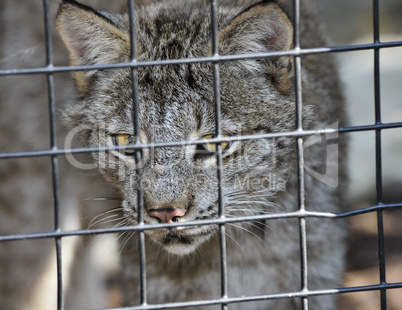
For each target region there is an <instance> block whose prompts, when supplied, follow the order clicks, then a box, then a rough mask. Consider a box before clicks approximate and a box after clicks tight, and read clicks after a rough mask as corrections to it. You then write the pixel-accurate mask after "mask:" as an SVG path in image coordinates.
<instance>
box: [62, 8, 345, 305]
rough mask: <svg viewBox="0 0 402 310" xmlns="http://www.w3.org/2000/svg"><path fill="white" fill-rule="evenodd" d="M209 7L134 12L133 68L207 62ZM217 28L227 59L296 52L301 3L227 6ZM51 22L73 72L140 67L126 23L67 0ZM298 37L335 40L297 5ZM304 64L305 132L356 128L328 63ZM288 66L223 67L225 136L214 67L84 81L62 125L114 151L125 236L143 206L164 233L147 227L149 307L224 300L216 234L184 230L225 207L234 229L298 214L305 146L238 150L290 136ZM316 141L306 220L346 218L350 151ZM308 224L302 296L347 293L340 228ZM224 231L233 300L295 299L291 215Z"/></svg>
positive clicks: (326, 299)
mask: <svg viewBox="0 0 402 310" xmlns="http://www.w3.org/2000/svg"><path fill="white" fill-rule="evenodd" d="M209 3H210V1H158V2H157V3H154V4H151V5H147V6H141V7H138V8H136V9H135V16H134V21H135V25H134V29H135V31H136V32H135V35H134V36H133V37H134V38H135V52H136V54H135V55H134V56H135V59H136V61H137V62H138V63H139V64H141V62H144V61H153V60H169V59H187V58H190V59H191V58H195V57H208V56H211V55H213V44H212V32H211V17H210V6H209ZM217 23H218V38H217V40H218V51H219V55H237V54H240V55H243V54H253V53H266V52H272V51H273V52H280V51H287V50H291V49H292V48H293V37H294V29H293V24H292V1H285V0H283V1H262V2H256V1H218V12H217ZM56 25H57V29H58V32H59V34H60V36H61V39H62V41H63V42H64V44H65V45H66V47H67V50H68V52H69V55H70V60H71V64H72V65H105V64H112V63H127V62H129V61H130V60H131V55H130V53H131V50H132V49H131V46H130V40H131V37H130V36H131V35H132V34H130V30H129V29H130V22H129V17H128V15H127V14H118V13H111V12H106V11H96V10H95V9H93V8H91V7H89V6H86V5H83V4H79V3H78V2H76V1H72V0H68V1H66V0H65V1H63V3H62V4H61V6H60V9H59V12H58V15H57V20H56ZM300 35H301V45H302V46H301V47H302V48H306V47H320V46H325V45H326V40H325V38H324V35H323V34H322V31H321V30H320V25H319V23H318V21H317V17H316V14H315V13H314V10H313V8H312V7H311V6H310V5H309V3H308V2H306V1H302V7H301V33H300ZM301 63H302V74H301V76H302V99H303V109H302V115H303V129H308V130H320V129H324V128H328V127H333V126H343V125H344V123H345V121H346V117H345V112H344V103H343V96H342V91H341V85H340V82H339V80H338V77H337V72H336V68H335V64H334V61H333V60H332V58H331V57H330V56H329V55H306V56H302V58H301ZM294 66H295V64H294V59H293V57H292V56H281V57H260V58H255V57H251V58H249V57H247V58H246V57H245V58H244V59H237V60H232V61H224V62H220V63H219V86H220V87H219V98H220V107H221V118H220V120H219V121H220V122H221V132H216V128H217V126H216V119H215V99H216V98H215V96H214V91H215V88H214V64H213V63H211V62H208V61H207V62H188V63H183V64H170V65H153V66H145V67H143V66H139V67H138V68H137V69H136V77H137V79H136V81H133V80H132V77H133V75H132V69H131V68H129V67H127V66H126V67H121V68H115V69H93V68H92V69H91V68H90V69H88V70H83V71H76V72H74V78H75V81H76V86H77V90H78V93H79V96H78V97H79V100H77V102H76V103H74V104H73V105H72V106H71V107H69V108H67V109H66V110H65V111H64V112H63V115H64V118H65V119H66V121H67V122H68V123H69V124H70V126H71V128H73V129H74V130H75V131H77V132H79V136H80V138H81V141H82V143H83V144H84V145H85V146H89V147H105V146H106V147H109V148H110V149H109V150H108V151H101V152H93V153H92V156H93V159H94V162H95V164H96V165H97V167H98V169H99V170H100V172H101V174H102V175H103V176H104V177H105V179H106V180H108V181H109V182H110V184H112V186H113V187H114V188H115V189H116V190H117V192H118V193H119V195H120V197H121V206H120V207H119V208H118V211H117V212H118V214H119V217H118V220H117V222H116V225H122V224H124V225H129V226H135V225H137V224H138V219H139V213H138V202H139V200H140V203H142V204H143V213H142V214H141V216H140V218H142V219H143V221H144V223H145V224H154V225H156V227H157V226H158V224H163V227H162V226H161V227H160V228H156V229H149V230H145V249H146V253H145V257H146V277H147V278H146V279H147V282H146V283H147V284H146V285H147V287H146V290H147V303H150V304H154V303H170V302H180V301H191V300H204V299H215V298H217V299H219V298H220V297H221V277H220V234H219V226H218V225H216V224H204V225H199V226H178V225H179V224H180V223H186V222H191V221H202V220H211V219H217V218H218V217H219V213H220V203H219V201H221V202H222V206H221V207H223V212H224V216H225V218H228V219H233V218H237V217H242V216H255V215H274V214H280V213H284V212H295V211H297V210H298V208H299V205H298V166H297V148H296V139H295V138H294V137H293V136H291V135H283V136H278V137H277V138H274V137H270V138H264V139H257V137H256V138H248V139H242V137H244V136H247V137H250V136H251V135H260V134H270V133H287V132H293V131H295V130H296V114H297V111H296V99H295V90H294V89H295V78H294ZM133 83H134V84H138V85H137V91H136V93H135V94H134V95H135V97H137V98H138V114H137V117H138V122H139V132H138V133H137V134H136V132H135V130H134V126H135V124H134V121H133V114H135V113H134V111H133ZM324 136H325V135H324ZM216 137H217V138H219V139H220V140H216V139H214V138H216ZM313 137H314V136H313ZM315 138H318V139H312V138H309V137H306V138H305V146H304V166H305V167H306V173H305V175H304V189H305V200H304V202H305V206H306V209H307V210H308V211H324V212H340V211H341V210H343V208H344V205H345V192H346V188H347V180H346V177H345V161H346V155H345V149H346V143H345V141H344V140H343V139H339V141H337V140H336V141H334V139H336V138H337V137H336V135H332V136H331V135H327V136H326V138H327V140H325V139H323V135H318V136H317V135H316V136H315ZM324 138H325V137H324ZM318 140H320V141H321V142H317V141H318ZM322 140H324V142H322ZM217 141H220V143H218V144H217V143H216V142H217ZM170 142H173V143H176V145H175V146H163V145H162V146H158V145H156V146H155V147H153V143H156V144H158V143H170ZM331 143H332V144H331ZM334 143H336V148H337V151H338V153H335V152H332V153H331V152H329V151H328V150H334V149H333V148H330V147H331V146H333V144H334ZM219 145H220V146H219ZM141 146H143V147H142V148H139V147H141ZM218 153H220V154H221V156H217V154H218ZM336 154H338V155H339V156H338V157H337V156H335V155H336ZM218 158H221V161H222V166H220V164H219V161H218ZM139 168H140V170H141V174H140V176H138V174H137V170H138V169H139ZM218 169H220V171H221V173H222V179H221V180H220V182H219V179H218V177H217V170H218ZM308 172H309V173H308ZM139 178H140V180H141V185H142V197H140V198H141V199H138V198H139V197H138V190H137V187H138V184H139ZM219 188H221V192H222V197H219ZM169 225H172V227H171V228H169ZM306 229H307V253H308V256H307V259H308V289H309V290H319V289H331V288H336V287H338V286H340V285H341V282H342V272H343V265H344V252H345V246H344V237H345V225H344V223H343V222H341V221H339V220H334V219H326V218H314V217H307V218H306ZM225 232H226V251H227V277H228V279H227V280H228V281H227V283H228V295H229V297H242V296H256V295H267V294H276V293H291V292H298V291H300V289H301V287H302V286H301V280H300V279H301V278H300V273H301V271H300V265H301V262H300V259H301V253H300V245H299V244H300V234H299V219H298V218H297V217H283V218H276V219H272V218H270V219H263V220H254V221H246V222H233V223H227V224H225ZM119 240H121V241H122V242H121V243H122V244H121V266H122V267H121V269H122V275H123V278H124V281H125V282H126V300H125V301H124V303H125V305H126V306H135V305H138V304H139V303H140V288H139V283H140V275H139V256H138V241H137V240H138V239H137V236H136V235H135V234H134V233H133V234H132V235H129V238H126V239H124V238H120V239H119ZM308 302H309V309H313V310H318V309H320V310H322V309H326V310H330V309H337V306H336V298H335V297H334V295H323V296H318V297H309V298H308ZM301 303H302V301H301V299H300V298H278V299H272V300H260V301H253V302H247V303H244V302H243V303H230V305H229V308H230V309H284V310H285V309H286V310H288V309H301V308H302V306H301ZM218 308H219V309H220V308H221V306H220V305H217V306H208V307H206V306H205V307H203V309H218Z"/></svg>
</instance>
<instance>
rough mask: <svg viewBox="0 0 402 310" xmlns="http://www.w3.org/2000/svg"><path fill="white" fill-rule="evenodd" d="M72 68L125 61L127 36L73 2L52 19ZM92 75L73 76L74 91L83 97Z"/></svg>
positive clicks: (95, 14) (127, 44)
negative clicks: (75, 84)
mask: <svg viewBox="0 0 402 310" xmlns="http://www.w3.org/2000/svg"><path fill="white" fill-rule="evenodd" d="M56 26H57V29H58V31H59V34H60V36H61V38H62V40H63V42H64V44H65V45H66V47H67V49H68V51H69V54H70V60H71V64H72V65H91V64H107V63H116V62H123V61H127V60H128V59H126V58H127V57H128V55H129V41H130V40H129V35H128V34H127V33H125V32H124V31H122V30H121V29H119V28H118V27H116V26H115V25H114V24H113V22H112V21H111V20H109V19H108V18H106V17H105V16H103V15H101V14H100V13H98V12H96V11H95V10H93V9H92V8H90V7H87V6H84V5H81V4H79V3H78V2H76V1H74V0H64V1H63V3H62V4H61V6H60V8H59V12H58V15H57V19H56ZM95 73H96V71H94V70H91V71H82V72H76V73H75V79H76V81H77V85H78V89H79V91H80V92H82V93H86V92H87V91H88V90H89V88H90V85H91V80H92V78H93V76H94V75H95Z"/></svg>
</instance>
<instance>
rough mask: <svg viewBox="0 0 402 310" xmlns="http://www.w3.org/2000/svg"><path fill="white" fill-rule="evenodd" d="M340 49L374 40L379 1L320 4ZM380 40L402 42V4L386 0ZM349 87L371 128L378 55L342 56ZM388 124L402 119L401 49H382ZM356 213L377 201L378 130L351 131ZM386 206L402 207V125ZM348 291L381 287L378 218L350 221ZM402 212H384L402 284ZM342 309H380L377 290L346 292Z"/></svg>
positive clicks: (325, 0)
mask: <svg viewBox="0 0 402 310" xmlns="http://www.w3.org/2000/svg"><path fill="white" fill-rule="evenodd" d="M314 2H316V5H317V7H318V9H319V10H320V12H321V14H322V19H323V24H324V26H325V28H326V30H327V33H328V35H329V37H330V39H331V41H332V45H333V46H342V45H349V44H366V43H372V42H373V1H371V0H353V1H348V0H337V1H331V0H315V1H314ZM379 4H380V11H379V16H380V41H381V42H391V41H401V40H402V1H400V0H381V1H379ZM336 57H337V59H338V64H339V66H340V71H341V77H342V80H343V83H344V86H345V94H346V100H347V106H348V110H349V117H350V125H353V126H355V125H370V124H374V123H375V116H374V51H372V50H368V51H358V52H347V53H339V54H337V55H336ZM380 83H381V84H380V85H381V88H380V91H381V120H382V122H383V123H392V122H402V47H397V48H389V49H382V50H381V51H380ZM348 136H349V138H350V153H349V155H350V162H349V171H350V172H349V176H350V178H351V186H350V193H349V195H350V202H351V208H353V209H358V208H364V207H368V206H372V205H376V204H377V197H376V196H377V194H376V173H375V133H374V132H373V131H367V132H359V133H351V134H348ZM382 179H383V186H382V189H383V202H384V203H398V202H399V203H400V202H402V128H398V129H389V130H383V131H382ZM349 220H350V224H351V227H350V233H349V252H348V258H347V264H348V265H347V269H348V271H347V273H346V277H345V286H363V285H370V284H378V283H379V271H378V270H379V263H378V254H377V251H378V245H377V237H378V236H377V214H376V213H369V214H365V215H360V216H355V217H351V218H350V219H349ZM401 223H402V209H394V210H392V211H386V212H384V232H385V254H386V276H387V278H386V279H387V282H388V283H395V282H402V225H401ZM341 298H342V305H341V308H340V309H354V310H377V309H381V307H380V295H379V293H378V292H376V291H373V292H364V293H355V294H343V295H341ZM387 307H388V308H387V309H389V310H391V309H392V310H398V309H402V290H401V289H397V290H388V291H387Z"/></svg>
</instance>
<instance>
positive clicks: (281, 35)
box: [219, 0, 293, 93]
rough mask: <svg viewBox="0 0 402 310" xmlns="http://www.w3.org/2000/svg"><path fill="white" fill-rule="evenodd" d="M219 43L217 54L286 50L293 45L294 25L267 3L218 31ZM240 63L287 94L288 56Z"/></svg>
mask: <svg viewBox="0 0 402 310" xmlns="http://www.w3.org/2000/svg"><path fill="white" fill-rule="evenodd" d="M219 44H220V50H221V51H220V52H221V53H222V54H229V55H234V54H247V53H260V52H268V51H283V50H288V49H291V48H292V45H293V26H292V23H291V21H290V19H289V17H288V15H287V14H286V13H285V11H284V10H283V9H282V8H281V7H280V6H279V5H278V4H277V3H275V2H273V1H267V0H266V1H263V2H260V3H257V4H255V5H253V6H251V7H249V8H247V9H245V10H244V11H243V12H241V13H240V14H239V15H237V16H236V17H235V18H233V20H232V21H231V22H230V23H229V24H228V25H227V26H226V27H225V28H223V29H222V30H221V31H220V33H219ZM239 64H240V66H241V67H242V68H245V69H247V70H249V71H251V72H253V73H258V72H260V73H263V74H265V75H266V76H268V77H269V78H270V80H271V81H272V82H273V84H274V85H275V86H276V87H277V89H278V90H279V91H280V92H282V93H288V92H289V91H290V88H291V86H292V85H291V77H292V72H293V64H292V58H291V57H288V56H284V57H274V58H266V59H264V60H260V61H256V60H246V61H240V62H239Z"/></svg>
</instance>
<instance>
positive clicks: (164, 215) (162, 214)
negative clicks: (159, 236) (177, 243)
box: [148, 208, 186, 223]
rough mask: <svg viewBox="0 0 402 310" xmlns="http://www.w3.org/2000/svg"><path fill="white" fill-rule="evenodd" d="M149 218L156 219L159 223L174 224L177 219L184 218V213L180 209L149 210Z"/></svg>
mask: <svg viewBox="0 0 402 310" xmlns="http://www.w3.org/2000/svg"><path fill="white" fill-rule="evenodd" d="M148 213H149V215H150V216H151V217H155V218H157V219H158V220H159V221H160V223H174V222H178V218H179V217H182V216H184V214H186V211H184V210H182V209H167V208H164V209H151V210H149V212H148Z"/></svg>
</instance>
